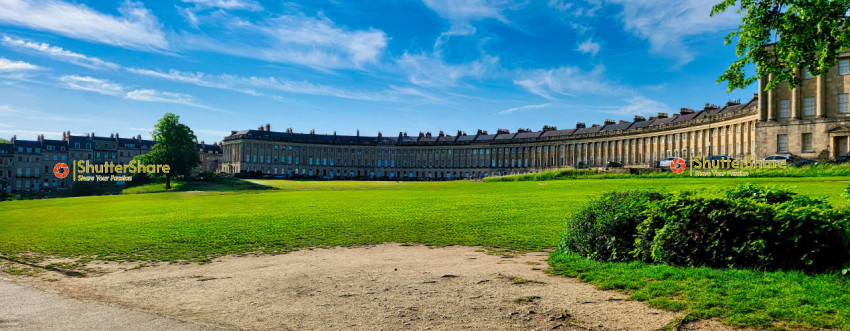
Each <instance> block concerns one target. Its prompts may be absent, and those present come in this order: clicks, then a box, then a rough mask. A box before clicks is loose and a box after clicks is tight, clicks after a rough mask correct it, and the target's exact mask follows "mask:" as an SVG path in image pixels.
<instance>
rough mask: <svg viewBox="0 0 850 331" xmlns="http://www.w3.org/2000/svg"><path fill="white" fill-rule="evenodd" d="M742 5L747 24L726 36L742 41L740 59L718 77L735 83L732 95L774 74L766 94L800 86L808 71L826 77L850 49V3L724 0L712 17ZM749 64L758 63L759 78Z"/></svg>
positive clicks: (738, 48)
mask: <svg viewBox="0 0 850 331" xmlns="http://www.w3.org/2000/svg"><path fill="white" fill-rule="evenodd" d="M739 2H740V5H739V6H738V10H737V13H739V14H740V13H744V17H743V18H742V20H741V25H739V26H738V29H737V30H736V31H733V32H732V33H730V34H729V35H727V36H726V38H725V43H726V45H728V44H731V43H732V38H734V37H737V38H738V44H737V45H736V46H735V54H736V55H738V60H735V61H734V62H732V64H731V65H730V66H729V69H727V70H726V72H724V73H723V75H721V76H720V78H718V79H717V82H718V83H720V82H723V81H726V82H728V83H729V87H728V92H732V90H735V89H739V88H745V87H747V86H749V85H750V84H752V83H753V82H755V81H756V80H758V78H759V77H768V75H773V77H772V79H771V80H770V81H769V82H767V84H766V85H765V87H764V88H765V90H769V89H773V88H774V87H776V86H777V84H779V83H781V82H786V83H788V85H789V87H791V88H793V87H796V86H799V85H800V84H801V83H802V80H801V79H800V76H801V75H803V74H804V73H803V70H806V67H808V71H809V72H810V73H811V74H812V75H813V76H817V75H821V74H824V73H826V72H827V70H829V68H830V67H832V66H833V65H835V62H836V56H837V55H838V51H840V50H842V49H847V48H850V30H848V29H847V28H846V27H845V24H848V17H847V12H848V10H850V0H723V1H722V2H720V3H718V4H716V5H714V7H712V9H711V15H712V16H714V15H717V14H720V13H722V12H725V11H726V10H727V9H729V8H730V7H735V5H736V4H737V3H739ZM748 64H755V65H756V74H755V75H751V76H748V75H747V74H746V73H745V69H746V66H747V65H748ZM804 65H805V66H806V67H802V66H804Z"/></svg>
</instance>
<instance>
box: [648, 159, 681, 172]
mask: <svg viewBox="0 0 850 331" xmlns="http://www.w3.org/2000/svg"><path fill="white" fill-rule="evenodd" d="M675 159H682V160H685V159H684V158H681V157H668V158H664V159H662V160H661V161H658V164H656V165H655V167H657V168H661V169H663V170H670V164H671V163H673V160H675ZM687 166H688V160H685V167H687Z"/></svg>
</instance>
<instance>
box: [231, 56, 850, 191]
mask: <svg viewBox="0 0 850 331" xmlns="http://www.w3.org/2000/svg"><path fill="white" fill-rule="evenodd" d="M848 57H850V54H845V57H843V58H840V60H839V62H838V64H837V65H836V66H834V67H833V68H832V69H831V71H830V72H829V73H827V74H825V75H822V76H817V77H811V76H805V77H806V79H804V80H803V84H802V86H799V87H797V88H794V89H789V88H788V87H787V85H781V86H779V87H777V88H776V89H774V90H770V91H767V92H759V93H757V94H754V95H753V98H752V99H751V100H749V101H746V102H743V103H742V102H741V101H740V100H732V101H729V102H727V103H726V104H724V105H722V106H717V105H712V104H706V105H705V107H703V109H688V108H681V109H680V111H679V113H678V114H673V115H672V116H670V115H668V114H666V113H658V115H657V116H652V117H650V118H648V119H647V118H645V117H643V116H635V117H634V118H633V120H631V121H623V120H621V121H614V120H610V119H609V120H605V121H604V122H603V124H593V125H590V126H587V125H585V123H577V125H576V126H575V128H570V129H558V128H556V127H554V126H548V125H547V126H544V127H543V128H542V129H541V130H539V131H532V130H529V129H519V130H517V131H515V132H510V131H509V130H505V129H499V130H497V131H496V133H495V134H491V133H488V132H487V131H484V130H478V131H477V132H476V133H475V134H467V133H464V132H460V131H458V132H457V134H455V135H447V134H444V133H443V132H442V131H441V132H439V133H438V134H436V135H433V134H431V133H430V132H426V133H422V132H420V133H419V134H418V135H416V136H408V135H407V134H406V133H403V132H402V133H399V134H398V136H395V137H385V136H383V135H382V134H381V133H378V135H377V136H361V135H360V134H359V132H358V134H357V135H355V136H343V135H337V134H335V133H334V134H316V133H314V132H311V133H294V132H292V130H291V129H290V130H286V131H285V132H274V131H271V130H270V125H268V124H267V125H266V126H264V127H260V128H258V129H257V130H243V131H232V132H231V134H230V135H229V136H227V137H225V138H224V141H223V143H222V146H223V152H224V156H223V160H222V167H221V169H222V171H225V172H227V173H230V174H238V173H255V174H266V175H277V176H282V177H295V176H307V177H325V178H364V177H366V178H382V179H433V180H448V179H463V178H483V177H487V176H494V175H506V174H517V173H527V172H537V171H544V170H548V169H554V168H563V167H577V168H583V167H603V166H606V165H608V164H609V162H617V163H621V164H623V165H624V166H626V167H650V166H653V165H654V164H656V163H657V162H658V161H659V160H661V159H663V158H665V157H683V158H686V159H687V158H693V157H696V156H709V155H729V156H732V157H734V158H737V159H745V158H747V157H753V158H764V157H766V156H768V155H771V154H780V153H792V154H796V155H800V156H802V157H806V158H812V159H821V160H822V159H828V158H831V157H836V156H840V155H847V154H848V150H850V140H848V137H850V97H848V95H850V58H848ZM765 83H766V80H764V79H762V80H760V81H759V91H763V87H764V84H765Z"/></svg>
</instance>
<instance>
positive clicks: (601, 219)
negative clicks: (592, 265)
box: [562, 184, 850, 271]
mask: <svg viewBox="0 0 850 331" xmlns="http://www.w3.org/2000/svg"><path fill="white" fill-rule="evenodd" d="M848 219H850V211H848V210H847V209H839V208H834V207H832V206H831V205H830V204H829V203H828V202H826V201H825V200H822V199H815V198H810V197H806V196H801V195H797V194H796V193H793V192H789V191H786V190H780V189H774V188H764V187H758V186H755V185H752V184H744V185H740V186H738V187H735V188H733V189H730V190H728V191H726V192H725V194H724V195H722V196H708V197H706V196H697V195H696V194H695V193H693V192H673V193H663V194H662V193H650V192H641V193H640V194H638V195H635V193H634V192H625V193H619V194H617V193H609V194H606V195H605V196H603V197H602V198H600V199H596V200H593V201H592V202H591V203H590V204H589V205H588V206H587V207H585V208H584V209H583V210H582V211H580V212H579V213H578V214H576V216H573V217H572V218H571V219H570V222H569V223H568V225H567V230H566V231H565V233H564V238H563V240H562V242H563V245H562V246H563V248H566V249H568V250H571V251H573V252H576V253H578V254H580V255H582V256H585V257H589V258H593V259H596V260H602V261H626V260H642V261H646V262H656V263H664V264H670V265H681V266H708V267H715V268H725V267H738V268H759V269H770V270H775V269H797V270H806V271H822V270H830V269H837V268H841V267H842V266H846V265H848V263H850V221H848ZM629 226H633V227H634V228H633V229H630V228H629ZM626 238H632V239H633V240H632V241H631V242H629V241H628V240H627V239H626ZM626 251H629V252H630V254H623V253H624V252H626Z"/></svg>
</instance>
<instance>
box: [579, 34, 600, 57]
mask: <svg viewBox="0 0 850 331" xmlns="http://www.w3.org/2000/svg"><path fill="white" fill-rule="evenodd" d="M600 48H601V47H600V46H599V43H597V42H594V41H593V38H589V39H587V40H585V41H583V42H582V43H581V44H578V48H576V49H577V50H578V51H579V52H582V53H586V54H590V55H591V56H596V53H599V49H600Z"/></svg>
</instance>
